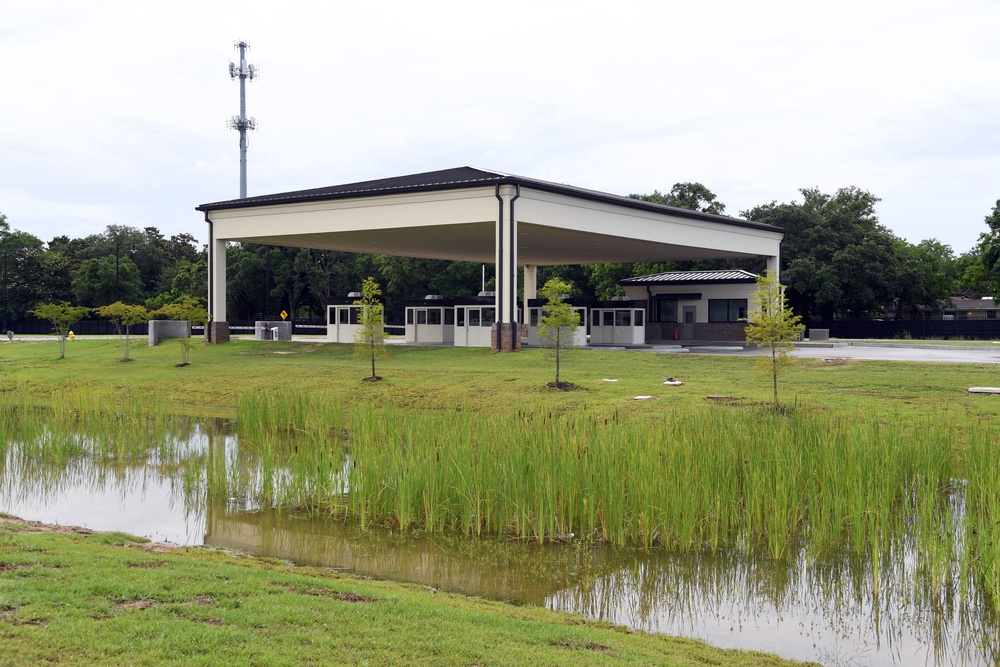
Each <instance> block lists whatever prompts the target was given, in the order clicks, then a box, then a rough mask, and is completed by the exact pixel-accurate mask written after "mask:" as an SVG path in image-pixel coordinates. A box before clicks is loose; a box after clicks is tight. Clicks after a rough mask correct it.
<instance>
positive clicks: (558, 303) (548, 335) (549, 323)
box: [538, 278, 580, 387]
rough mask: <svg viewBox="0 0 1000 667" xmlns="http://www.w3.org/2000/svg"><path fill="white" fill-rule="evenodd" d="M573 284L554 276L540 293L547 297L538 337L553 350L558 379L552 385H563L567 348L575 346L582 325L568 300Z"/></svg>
mask: <svg viewBox="0 0 1000 667" xmlns="http://www.w3.org/2000/svg"><path fill="white" fill-rule="evenodd" d="M571 290H572V286H571V285H570V284H569V283H565V282H563V281H562V280H560V279H559V278H552V279H550V280H549V281H548V282H546V283H545V285H543V286H542V289H540V290H538V293H539V294H540V295H541V296H542V298H544V299H546V302H545V306H544V307H543V309H542V319H541V322H539V326H538V337H539V339H541V343H542V347H547V348H549V349H550V350H552V356H553V358H554V359H555V364H556V381H555V383H554V384H553V385H552V386H556V387H563V386H564V385H563V384H562V383H561V382H560V380H559V377H560V371H561V366H562V361H563V358H564V356H565V352H566V350H570V349H572V348H573V346H574V343H575V342H576V328H577V327H578V326H580V316H579V313H577V311H576V310H574V309H573V306H572V305H570V304H569V303H567V302H566V298H565V295H566V294H569V293H570V291H571Z"/></svg>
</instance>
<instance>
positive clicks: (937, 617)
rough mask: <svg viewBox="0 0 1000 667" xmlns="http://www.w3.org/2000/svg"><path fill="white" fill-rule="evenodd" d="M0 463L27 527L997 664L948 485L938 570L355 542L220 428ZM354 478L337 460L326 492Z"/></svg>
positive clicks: (608, 615)
mask: <svg viewBox="0 0 1000 667" xmlns="http://www.w3.org/2000/svg"><path fill="white" fill-rule="evenodd" d="M3 453H4V456H3V457H2V458H0V464H2V478H0V482H2V483H0V511H3V512H6V513H9V514H14V515H17V516H20V517H23V518H25V519H29V520H38V521H43V522H51V523H60V524H69V525H81V526H87V527H90V528H92V529H96V530H120V531H125V532H130V533H134V534H139V535H144V536H147V537H149V538H151V539H154V540H163V541H170V542H175V543H180V544H186V545H203V544H204V545H210V546H215V547H230V548H238V549H241V550H246V551H249V552H252V553H256V554H260V555H267V556H272V557H278V558H283V559H287V560H289V561H292V562H296V563H304V564H312V565H320V566H326V567H330V568H337V569H344V570H348V571H351V572H354V573H357V574H360V575H367V576H373V577H380V578H387V579H394V580H400V581H408V582H416V583H420V584H423V585H426V586H430V587H433V588H435V589H443V590H449V591H456V592H461V593H466V594H470V595H476V596H484V597H490V598H496V599H501V600H506V601H510V602H512V603H515V604H531V605H543V606H546V607H549V608H552V609H556V610H563V611H567V612H573V613H578V614H582V615H585V616H587V617H589V618H594V619H601V620H607V621H611V622H614V623H618V624H623V625H627V626H629V627H632V628H636V629H640V630H645V631H650V632H662V633H667V634H672V635H681V636H686V637H692V638H697V639H702V640H705V641H707V642H709V643H711V644H714V645H718V646H727V647H735V648H746V649H756V650H763V651H768V652H774V653H778V654H780V655H782V656H785V657H789V658H796V659H801V660H810V661H816V662H819V663H821V664H824V665H928V664H954V665H993V664H996V663H997V661H998V660H1000V623H998V618H997V615H996V613H995V611H994V606H993V603H992V602H991V600H990V599H989V597H988V595H986V593H985V592H984V591H983V590H981V586H980V583H979V581H978V580H977V579H976V577H972V576H969V575H968V574H966V570H965V569H964V567H963V565H962V562H963V558H964V556H963V549H964V547H963V543H964V541H965V540H966V537H965V529H964V514H965V490H964V487H963V484H962V483H960V482H956V483H955V484H954V485H953V487H952V488H951V489H950V490H949V491H948V493H947V494H945V495H944V496H943V500H942V503H941V505H940V506H939V507H938V511H939V512H941V518H940V520H939V525H940V530H941V531H943V532H942V535H941V538H942V540H943V542H944V543H945V544H946V547H945V548H943V550H942V552H941V553H938V554H935V553H928V550H927V546H926V543H924V542H921V541H919V540H918V538H917V537H915V534H914V533H915V531H914V533H907V531H902V532H901V533H899V534H895V535H891V536H887V537H886V539H885V541H884V543H883V544H882V546H881V547H880V549H879V554H880V555H876V556H875V557H873V554H872V553H871V551H866V550H858V549H853V548H844V549H824V550H822V551H817V550H815V549H812V548H810V546H809V545H808V544H807V543H806V542H805V541H804V540H793V541H792V543H790V544H789V545H788V546H787V548H786V549H785V553H784V555H783V557H781V558H774V557H773V553H770V552H768V551H767V550H765V549H760V550H755V549H729V548H714V549H700V550H691V549H687V550H675V549H670V548H667V547H662V546H661V547H653V548H647V549H641V548H634V547H626V546H612V545H611V544H610V543H608V542H602V541H596V542H595V541H580V540H578V539H575V537H574V536H572V535H564V536H559V537H558V538H557V539H552V540H550V541H548V542H547V543H545V544H539V542H538V540H531V539H514V538H510V539H497V538H488V537H476V536H467V535H462V534H458V533H455V532H454V531H427V530H407V531H402V532H401V531H399V530H388V529H385V528H380V527H377V526H376V527H371V526H369V527H367V528H366V529H364V530H362V529H361V528H360V526H359V524H358V522H357V521H348V520H343V519H336V518H332V517H329V516H327V517H324V516H323V514H322V513H321V512H316V511H311V512H308V511H305V510H302V509H299V510H296V509H295V508H292V509H279V508H278V507H276V506H275V503H268V502H267V499H266V495H267V494H263V495H262V494H261V493H260V489H261V488H262V486H263V484H262V481H261V474H262V473H261V471H260V468H259V467H258V466H256V465H254V463H253V459H254V456H253V455H252V454H251V453H250V452H248V451H246V450H245V449H244V448H241V444H240V439H239V437H238V436H237V434H236V433H234V432H233V431H232V428H231V425H227V424H220V423H214V424H204V423H193V424H188V425H185V426H184V427H182V428H174V429H172V430H171V432H170V433H169V434H167V435H161V436H157V437H155V438H152V439H151V441H150V443H149V444H148V446H142V447H135V446H130V447H127V448H120V447H119V448H116V447H109V446H105V445H104V444H102V443H101V441H100V436H88V435H82V434H81V433H80V432H79V431H78V430H74V431H73V432H68V433H64V434H59V433H56V432H55V431H54V430H53V429H50V428H45V429H41V430H38V431H35V432H34V433H33V434H32V433H27V432H24V433H22V434H21V436H20V437H19V438H18V439H15V440H11V441H8V442H7V444H6V449H5V451H4V452H3ZM351 465H352V464H351V462H350V459H349V458H345V459H344V460H342V461H341V464H340V467H339V469H338V470H335V471H334V472H333V473H331V475H332V477H334V478H338V476H339V475H342V474H343V475H346V472H347V471H348V470H349V469H350V468H351ZM267 474H268V475H275V476H281V475H290V474H291V473H289V472H288V471H287V470H285V471H283V470H280V469H278V470H271V471H269V472H268V473H267ZM341 483H346V482H343V481H341Z"/></svg>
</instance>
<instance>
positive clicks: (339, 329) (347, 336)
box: [326, 292, 361, 343]
mask: <svg viewBox="0 0 1000 667" xmlns="http://www.w3.org/2000/svg"><path fill="white" fill-rule="evenodd" d="M360 298H361V292H350V293H349V294H348V295H347V298H346V299H331V300H330V302H329V303H328V304H327V306H326V339H327V341H329V342H331V343H353V342H354V334H355V333H357V331H358V330H359V329H360V328H361V306H355V305H354V302H355V301H357V300H358V299H360Z"/></svg>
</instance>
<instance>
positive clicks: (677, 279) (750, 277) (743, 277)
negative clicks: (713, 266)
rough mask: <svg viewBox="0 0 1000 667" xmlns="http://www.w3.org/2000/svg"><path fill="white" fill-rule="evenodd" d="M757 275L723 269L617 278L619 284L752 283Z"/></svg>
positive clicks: (739, 270)
mask: <svg viewBox="0 0 1000 667" xmlns="http://www.w3.org/2000/svg"><path fill="white" fill-rule="evenodd" d="M754 282H757V275H756V274H754V273H750V272H749V271H744V270H743V269H728V270H725V271H667V272H666V273H653V274H650V275H648V276H636V277H635V278H625V279H623V280H619V281H618V284H619V285H706V284H726V283H754Z"/></svg>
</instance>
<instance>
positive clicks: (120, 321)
mask: <svg viewBox="0 0 1000 667" xmlns="http://www.w3.org/2000/svg"><path fill="white" fill-rule="evenodd" d="M95 312H96V313H97V315H98V317H103V318H104V319H106V320H108V321H110V322H111V323H112V324H114V325H115V331H117V332H118V340H119V341H120V342H121V346H122V361H132V357H131V355H130V350H131V345H130V342H131V332H132V327H133V326H135V325H136V324H142V323H143V322H148V321H149V311H148V310H146V307H145V306H139V305H132V304H127V303H122V302H121V301H115V302H114V303H112V304H110V305H107V306H101V307H100V308H98V309H97V310H96V311H95Z"/></svg>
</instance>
